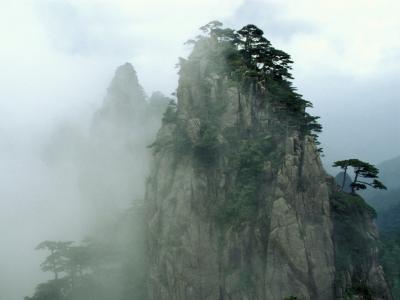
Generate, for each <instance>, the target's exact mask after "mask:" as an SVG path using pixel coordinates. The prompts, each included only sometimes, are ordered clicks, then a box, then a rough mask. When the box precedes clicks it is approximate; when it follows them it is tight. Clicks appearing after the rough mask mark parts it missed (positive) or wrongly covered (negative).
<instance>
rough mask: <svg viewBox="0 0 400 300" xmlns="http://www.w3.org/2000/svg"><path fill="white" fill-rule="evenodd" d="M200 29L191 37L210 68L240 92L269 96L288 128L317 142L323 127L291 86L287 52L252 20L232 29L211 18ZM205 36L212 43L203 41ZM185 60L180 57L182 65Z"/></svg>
mask: <svg viewBox="0 0 400 300" xmlns="http://www.w3.org/2000/svg"><path fill="white" fill-rule="evenodd" d="M201 30H202V31H203V33H204V34H205V35H204V36H199V37H198V38H197V40H191V43H193V44H194V45H195V48H201V47H208V52H207V59H209V60H210V62H211V63H210V64H209V68H211V69H213V71H214V72H216V73H217V74H220V75H225V76H227V77H229V78H230V79H233V80H234V81H235V82H236V83H237V84H238V86H239V87H240V88H241V89H242V91H243V92H251V93H254V92H255V93H256V94H255V96H256V97H258V98H260V99H266V98H268V102H269V103H270V104H272V110H273V112H275V113H276V115H277V117H279V119H280V121H281V122H282V121H285V122H287V123H288V124H287V126H288V128H290V129H296V130H298V131H299V132H300V133H301V134H302V135H310V136H312V137H314V139H315V141H316V142H317V134H318V133H320V132H321V130H322V127H321V125H320V124H319V123H318V117H315V116H311V115H310V114H309V113H308V112H307V111H306V109H307V108H309V107H311V106H312V105H311V103H310V102H309V101H306V100H304V99H303V98H302V96H301V95H300V94H298V93H297V92H296V89H295V88H294V87H293V86H292V82H291V79H293V77H292V75H291V73H290V70H291V64H292V63H293V62H292V60H291V58H290V55H288V54H287V53H285V52H284V51H282V50H278V49H275V48H274V47H272V45H271V43H270V41H268V40H267V39H266V38H265V37H264V36H263V34H264V33H263V31H262V30H261V29H259V28H258V27H257V26H255V25H253V24H249V25H246V26H244V27H243V28H241V29H240V30H237V31H235V30H233V29H230V28H222V23H221V22H219V21H212V22H210V23H208V24H206V25H205V26H203V27H201ZM208 40H209V41H210V43H211V46H210V45H208V46H205V45H204V44H205V41H208ZM193 59H194V57H193ZM196 59H197V58H196ZM186 63H187V61H186V60H182V61H181V66H182V67H183V66H184V65H185V64H186ZM318 151H322V149H321V148H319V149H318Z"/></svg>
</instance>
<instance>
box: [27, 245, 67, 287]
mask: <svg viewBox="0 0 400 300" xmlns="http://www.w3.org/2000/svg"><path fill="white" fill-rule="evenodd" d="M71 244H72V242H59V241H44V242H41V243H40V244H39V245H38V246H37V247H36V248H35V249H36V250H48V251H49V252H50V254H49V256H47V257H46V259H45V260H44V262H43V263H42V264H41V265H40V266H41V268H42V270H43V271H44V272H47V271H50V272H53V274H54V279H58V274H59V273H60V272H64V271H65V263H66V258H65V252H66V251H67V249H68V248H69V247H70V246H71Z"/></svg>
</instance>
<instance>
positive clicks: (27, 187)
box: [0, 0, 400, 300]
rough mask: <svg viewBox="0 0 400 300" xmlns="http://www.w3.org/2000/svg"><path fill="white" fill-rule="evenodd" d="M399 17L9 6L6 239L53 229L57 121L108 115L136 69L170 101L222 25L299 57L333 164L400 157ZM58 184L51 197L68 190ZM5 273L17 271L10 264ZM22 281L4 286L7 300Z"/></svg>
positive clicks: (38, 2) (5, 20) (220, 6)
mask: <svg viewBox="0 0 400 300" xmlns="http://www.w3.org/2000/svg"><path fill="white" fill-rule="evenodd" d="M399 11H400V2H399V1H397V0H375V1H373V0H336V1H330V0H279V1H278V0H247V1H246V0H224V1H217V0H201V1H200V0H172V1H168V0H146V1H141V0H131V1H129V0H109V1H106V0H70V1H66V0H65V1H64V0H54V1H50V0H31V1H29V0H0V43H1V44H0V70H1V72H0V158H1V159H0V163H1V164H2V165H1V171H0V180H1V184H0V201H2V202H1V204H0V218H1V219H0V220H1V221H0V222H1V223H0V225H1V226H0V235H1V236H2V237H3V236H6V237H7V236H11V235H10V232H11V231H10V229H9V226H13V225H12V224H14V223H19V224H23V223H24V222H23V219H21V218H25V217H26V218H30V220H35V218H36V219H37V223H35V224H37V227H31V226H30V225H24V226H21V227H20V231H19V235H17V236H15V237H14V238H15V240H17V239H24V235H25V236H26V235H27V234H28V233H29V232H30V230H31V231H32V230H33V229H35V228H37V229H38V230H39V228H41V227H43V226H45V224H48V223H51V222H53V221H52V220H51V218H50V219H48V220H47V223H45V224H41V225H40V223H38V222H39V221H38V220H39V218H40V211H41V209H43V207H42V208H41V206H40V205H43V203H42V204H41V203H40V201H38V202H32V199H41V198H40V197H42V196H40V195H39V194H40V193H44V192H43V189H41V188H40V185H43V184H45V183H46V182H47V183H48V182H49V181H48V180H50V179H49V178H47V179H46V176H49V174H47V173H46V171H45V170H44V169H45V168H44V166H43V165H42V164H41V163H40V162H39V161H37V158H36V156H35V153H36V152H34V150H35V151H37V147H38V145H39V144H40V142H41V141H42V140H43V138H44V137H45V136H46V135H47V134H48V133H49V132H51V131H52V130H53V129H54V128H55V126H56V124H57V122H59V121H60V120H62V119H67V118H79V116H82V115H85V113H86V112H88V111H90V110H93V109H94V108H96V107H97V106H99V105H100V102H101V100H102V98H103V96H104V93H105V89H106V87H107V85H108V83H109V81H110V79H111V77H112V76H113V73H114V70H115V68H116V67H117V66H118V65H120V64H123V63H124V62H126V61H129V62H131V63H132V64H133V65H134V66H135V68H136V70H137V71H138V75H139V79H140V81H141V84H142V85H143V86H144V87H145V89H146V92H147V93H148V94H150V93H151V91H154V90H161V91H163V92H164V93H165V94H170V93H171V92H173V91H174V90H175V88H176V86H177V75H176V73H177V70H176V69H175V64H176V63H177V61H178V57H179V56H186V55H187V54H188V51H189V50H190V49H189V48H188V47H187V46H184V42H185V41H186V40H188V39H189V38H192V37H194V36H196V35H197V34H198V28H199V27H200V26H202V25H204V24H206V23H207V22H209V21H211V20H214V19H218V20H220V21H222V22H224V23H225V25H227V26H230V27H233V28H240V27H241V26H243V25H246V24H248V23H254V24H256V25H258V26H259V27H260V28H261V29H263V30H264V32H265V35H266V37H267V38H268V39H270V40H271V42H272V43H273V45H274V46H275V47H277V48H281V49H283V50H285V51H286V52H288V53H289V54H291V55H292V57H293V59H294V61H295V64H294V70H293V73H294V75H295V78H296V79H295V85H296V86H297V87H298V90H299V92H300V93H301V94H303V95H304V96H305V98H306V99H308V100H310V101H312V102H313V103H314V106H315V109H314V113H315V114H317V115H320V116H321V118H322V124H323V125H324V133H323V134H322V136H321V140H322V142H323V146H324V148H325V153H326V158H325V161H326V163H327V165H329V164H330V163H331V161H332V160H335V159H343V158H347V157H360V158H362V159H366V160H370V161H371V162H372V163H378V162H380V161H382V160H386V159H389V158H391V157H394V156H398V155H400V137H399V135H400V134H399V132H400V102H399V99H398V95H399V92H398V88H399V86H400V38H399V37H400V18H399V17H398V15H399ZM35 147H36V148H35ZM31 179H32V180H31ZM51 180H53V181H52V190H51V191H46V192H45V193H46V196H43V197H44V198H48V197H51V196H52V195H55V194H56V191H57V187H58V186H59V185H62V184H63V183H61V182H57V180H56V179H51ZM54 180H55V181H56V182H54ZM63 188H65V187H63ZM73 193H74V192H73V191H72V192H71V194H73ZM65 197H66V198H68V197H70V198H74V197H73V195H70V196H69V195H65ZM19 209H20V210H19ZM24 209H25V211H24ZM45 209H50V210H51V209H61V208H59V207H58V206H57V207H55V206H54V207H46V208H45ZM27 212H29V214H28V215H24V213H27ZM71 213H72V212H71ZM18 215H19V217H18ZM21 216H22V217H21ZM19 218H20V219H19ZM13 222H14V223H13ZM74 226H78V225H74ZM78 227H79V226H78ZM54 230H55V229H54ZM13 236H14V234H13ZM36 238H38V237H37V236H35V237H32V239H28V240H25V242H24V243H22V244H20V245H21V247H27V248H29V247H31V246H32V245H33V243H36V241H35V240H34V239H36ZM40 238H41V237H40ZM12 247H13V245H12V243H11V244H10V247H9V248H6V250H4V247H3V251H6V252H5V254H3V255H0V257H2V256H3V257H5V256H7V254H9V253H11V251H12V249H13V248H12ZM7 249H8V250H7ZM7 251H8V252H7ZM23 253H25V255H26V253H27V252H21V256H23V255H24V254H23ZM5 263H8V265H6V266H4V265H3V264H5ZM36 263H37V262H36V261H35V264H36ZM0 268H2V269H4V268H6V269H7V268H8V269H12V268H13V263H12V262H4V259H3V260H0ZM28 273H29V272H28ZM0 275H1V276H4V274H0ZM14 275H15V274H14ZM14 279H15V278H14V277H10V276H8V277H7V278H2V277H1V278H0V289H2V290H4V289H6V288H8V289H9V294H8V298H7V300H14V298H13V295H12V291H11V287H12V284H15V281H14V282H13V283H12V284H11V283H9V282H8V281H10V280H14ZM26 282H28V281H26ZM24 288H26V289H28V288H29V284H27V283H26V285H25V286H24ZM21 293H22V292H21ZM14 296H15V295H14ZM15 299H18V298H15ZM19 299H20V298H19Z"/></svg>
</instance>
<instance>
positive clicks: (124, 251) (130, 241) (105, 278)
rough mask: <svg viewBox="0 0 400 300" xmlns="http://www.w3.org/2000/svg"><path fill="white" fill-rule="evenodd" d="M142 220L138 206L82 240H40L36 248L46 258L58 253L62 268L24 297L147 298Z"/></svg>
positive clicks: (58, 299)
mask: <svg viewBox="0 0 400 300" xmlns="http://www.w3.org/2000/svg"><path fill="white" fill-rule="evenodd" d="M143 222H144V220H143V211H142V209H141V206H139V207H136V208H135V209H134V210H130V211H127V212H126V213H124V214H121V215H120V218H119V219H118V221H117V223H116V224H114V225H109V226H110V227H108V226H107V227H106V228H103V229H102V230H101V234H100V233H99V234H97V235H96V236H94V237H93V238H86V239H85V240H84V241H82V242H81V243H73V242H59V241H45V242H42V243H40V244H39V246H38V247H37V249H42V250H48V251H49V252H50V254H49V256H48V257H47V258H46V259H45V261H48V260H49V257H52V256H54V255H55V254H57V257H60V258H61V259H60V261H61V262H62V263H60V265H61V266H62V268H60V269H59V274H58V275H59V278H57V279H54V280H50V281H48V282H46V283H42V284H39V285H38V286H37V288H36V290H35V293H34V295H33V296H32V297H26V298H25V299H26V300H50V299H51V300H109V299H115V300H117V299H118V300H134V299H138V300H139V299H140V300H142V299H143V300H145V299H147V289H146V285H145V283H146V262H145V260H144V259H143V257H145V255H144V252H145V246H144V245H145V242H144V237H143V232H144V228H143V226H144V224H143ZM102 235H105V237H102ZM51 250H53V252H51ZM50 261H51V260H50ZM50 271H52V270H50Z"/></svg>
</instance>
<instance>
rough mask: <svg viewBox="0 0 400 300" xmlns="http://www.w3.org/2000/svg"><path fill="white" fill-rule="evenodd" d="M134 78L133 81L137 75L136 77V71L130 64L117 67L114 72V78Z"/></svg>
mask: <svg viewBox="0 0 400 300" xmlns="http://www.w3.org/2000/svg"><path fill="white" fill-rule="evenodd" d="M129 77H131V78H134V79H135V81H138V80H137V75H136V71H135V68H134V67H133V66H132V64H130V63H128V62H127V63H125V64H123V65H121V66H119V67H118V68H117V70H116V71H115V78H121V79H122V78H129Z"/></svg>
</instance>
